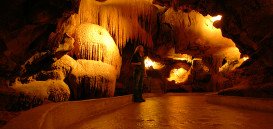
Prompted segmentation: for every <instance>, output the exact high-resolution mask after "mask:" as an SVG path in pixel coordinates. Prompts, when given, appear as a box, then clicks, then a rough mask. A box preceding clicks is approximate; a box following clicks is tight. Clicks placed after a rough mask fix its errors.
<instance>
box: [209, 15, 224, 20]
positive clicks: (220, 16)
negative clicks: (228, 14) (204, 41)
mask: <svg viewBox="0 0 273 129" xmlns="http://www.w3.org/2000/svg"><path fill="white" fill-rule="evenodd" d="M221 19H222V15H217V16H214V17H212V18H210V20H211V21H212V22H215V21H220V20H221Z"/></svg>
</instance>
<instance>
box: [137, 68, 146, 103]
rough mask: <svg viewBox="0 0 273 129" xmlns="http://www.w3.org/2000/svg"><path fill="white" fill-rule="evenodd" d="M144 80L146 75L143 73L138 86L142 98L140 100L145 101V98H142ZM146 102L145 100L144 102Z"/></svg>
mask: <svg viewBox="0 0 273 129" xmlns="http://www.w3.org/2000/svg"><path fill="white" fill-rule="evenodd" d="M143 79H144V74H143V72H141V74H140V79H139V84H138V86H139V89H138V90H139V91H138V92H139V96H140V99H141V100H142V101H143V100H144V99H143V97H142V93H143ZM144 101H145V100H144Z"/></svg>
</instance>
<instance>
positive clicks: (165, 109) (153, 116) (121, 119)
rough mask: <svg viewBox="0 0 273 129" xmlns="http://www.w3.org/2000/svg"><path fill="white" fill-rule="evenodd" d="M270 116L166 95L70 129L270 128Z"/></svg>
mask: <svg viewBox="0 0 273 129" xmlns="http://www.w3.org/2000/svg"><path fill="white" fill-rule="evenodd" d="M272 118H273V114H272V113H266V112H257V111H252V110H243V109H237V108H231V107H226V106H220V105H213V104H209V103H207V102H206V98H205V96H204V95H203V94H199V95H198V94H197V95H196V94H193V95H188V94H187V95H185V94H166V95H163V96H161V97H153V98H147V99H146V102H144V103H133V104H130V105H127V106H125V107H123V108H120V109H118V110H114V111H110V112H107V113H104V114H101V115H98V116H94V117H90V118H89V119H86V120H84V121H81V122H80V123H77V124H74V125H73V126H70V128H71V129H72V128H73V129H142V128H143V129H270V128H273V119H272Z"/></svg>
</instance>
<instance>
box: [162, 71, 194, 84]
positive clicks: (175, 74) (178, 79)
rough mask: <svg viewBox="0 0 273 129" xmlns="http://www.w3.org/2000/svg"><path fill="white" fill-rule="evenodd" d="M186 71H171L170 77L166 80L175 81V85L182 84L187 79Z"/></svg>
mask: <svg viewBox="0 0 273 129" xmlns="http://www.w3.org/2000/svg"><path fill="white" fill-rule="evenodd" d="M187 73H189V72H188V71H187V70H185V69H184V68H179V69H172V70H171V72H170V77H169V78H167V80H168V81H175V83H176V84H178V83H183V82H185V81H186V80H187V79H188V74H187Z"/></svg>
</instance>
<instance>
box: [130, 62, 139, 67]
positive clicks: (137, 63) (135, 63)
mask: <svg viewBox="0 0 273 129" xmlns="http://www.w3.org/2000/svg"><path fill="white" fill-rule="evenodd" d="M131 65H133V66H135V65H141V62H132V63H131Z"/></svg>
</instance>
